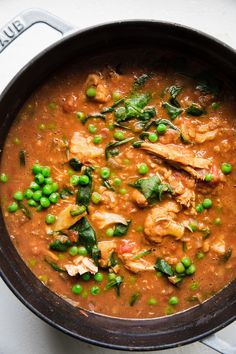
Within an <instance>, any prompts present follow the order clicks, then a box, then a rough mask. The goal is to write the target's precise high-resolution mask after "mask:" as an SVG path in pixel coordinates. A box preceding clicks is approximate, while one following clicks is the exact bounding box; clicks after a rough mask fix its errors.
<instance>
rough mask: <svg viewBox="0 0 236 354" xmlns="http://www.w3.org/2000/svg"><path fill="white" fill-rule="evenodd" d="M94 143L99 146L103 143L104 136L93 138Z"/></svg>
mask: <svg viewBox="0 0 236 354" xmlns="http://www.w3.org/2000/svg"><path fill="white" fill-rule="evenodd" d="M93 143H94V144H96V145H98V144H101V143H102V136H101V135H95V137H94V138H93Z"/></svg>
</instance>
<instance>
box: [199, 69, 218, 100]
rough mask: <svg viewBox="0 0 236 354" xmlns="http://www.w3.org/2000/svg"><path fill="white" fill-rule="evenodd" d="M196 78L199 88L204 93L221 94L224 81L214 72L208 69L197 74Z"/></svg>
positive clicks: (216, 95)
mask: <svg viewBox="0 0 236 354" xmlns="http://www.w3.org/2000/svg"><path fill="white" fill-rule="evenodd" d="M194 78H195V80H196V81H197V86H196V89H197V90H199V91H201V92H203V93H204V94H213V95H214V96H215V97H218V96H219V94H220V92H221V89H222V82H221V81H220V80H219V79H217V78H216V77H215V75H214V73H212V72H211V71H209V70H206V71H203V72H201V73H199V74H197V75H196V76H195V77H194Z"/></svg>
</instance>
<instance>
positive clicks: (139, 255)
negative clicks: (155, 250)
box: [133, 250, 152, 260]
mask: <svg viewBox="0 0 236 354" xmlns="http://www.w3.org/2000/svg"><path fill="white" fill-rule="evenodd" d="M151 252H152V250H144V251H142V252H140V253H138V254H136V255H135V256H133V259H135V260H137V259H140V258H143V257H145V256H147V255H148V254H150V253H151Z"/></svg>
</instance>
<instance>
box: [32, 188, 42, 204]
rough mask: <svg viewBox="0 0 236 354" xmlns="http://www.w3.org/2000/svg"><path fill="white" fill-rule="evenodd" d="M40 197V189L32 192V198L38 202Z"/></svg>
mask: <svg viewBox="0 0 236 354" xmlns="http://www.w3.org/2000/svg"><path fill="white" fill-rule="evenodd" d="M41 197H42V191H40V190H38V191H35V192H34V193H33V199H34V200H35V201H36V202H38V201H39V200H40V199H41Z"/></svg>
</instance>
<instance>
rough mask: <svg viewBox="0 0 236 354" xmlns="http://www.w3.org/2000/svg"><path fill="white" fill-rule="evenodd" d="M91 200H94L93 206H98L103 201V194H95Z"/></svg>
mask: <svg viewBox="0 0 236 354" xmlns="http://www.w3.org/2000/svg"><path fill="white" fill-rule="evenodd" d="M91 200H92V202H93V204H98V203H100V201H101V200H102V196H101V194H99V193H97V192H93V193H92V196H91Z"/></svg>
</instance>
